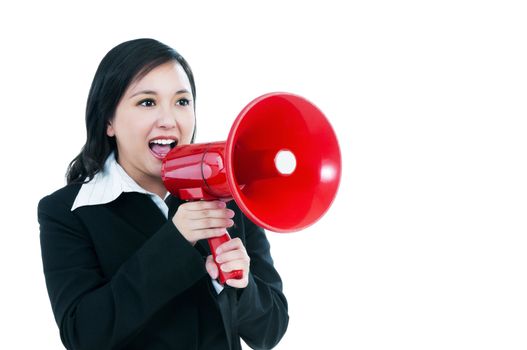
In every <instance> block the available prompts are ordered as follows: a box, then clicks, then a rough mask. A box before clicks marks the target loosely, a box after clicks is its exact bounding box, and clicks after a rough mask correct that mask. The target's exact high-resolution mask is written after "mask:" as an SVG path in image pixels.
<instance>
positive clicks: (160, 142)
mask: <svg viewBox="0 0 527 350" xmlns="http://www.w3.org/2000/svg"><path fill="white" fill-rule="evenodd" d="M175 142H176V141H175V140H170V139H158V140H152V141H150V143H157V144H158V145H170V144H172V143H175Z"/></svg>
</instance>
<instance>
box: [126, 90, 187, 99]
mask: <svg viewBox="0 0 527 350" xmlns="http://www.w3.org/2000/svg"><path fill="white" fill-rule="evenodd" d="M142 94H145V95H157V92H155V91H154V90H141V91H138V92H136V93H134V94H133V95H132V96H130V98H132V97H134V96H137V95H142ZM179 94H190V91H188V90H187V89H181V90H178V91H176V93H175V94H174V95H179Z"/></svg>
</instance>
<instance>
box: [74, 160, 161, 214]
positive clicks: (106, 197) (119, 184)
mask: <svg viewBox="0 0 527 350" xmlns="http://www.w3.org/2000/svg"><path fill="white" fill-rule="evenodd" d="M123 192H138V193H144V194H147V195H148V196H149V197H150V198H151V199H152V200H153V201H154V203H155V204H156V205H157V207H158V208H159V210H161V212H162V213H163V215H165V218H167V219H168V206H167V204H166V203H165V201H164V200H163V199H161V197H159V196H158V195H157V194H155V193H152V192H148V191H147V190H145V189H144V188H142V187H141V186H139V184H138V183H137V182H135V181H134V179H132V178H131V177H130V175H128V174H127V173H126V171H124V169H123V168H122V167H121V166H120V165H119V163H117V161H116V160H115V152H112V153H111V154H110V155H109V156H108V158H107V159H106V161H105V162H104V167H103V169H102V170H101V171H99V172H98V173H97V174H95V176H94V177H93V179H91V180H90V182H87V183H85V184H82V186H81V189H80V190H79V193H78V194H77V197H76V198H75V201H74V202H73V206H72V207H71V210H72V211H73V210H75V209H77V208H79V207H83V206H87V205H99V204H106V203H110V202H112V201H114V200H116V199H117V197H119V196H120V195H121V193H123ZM167 196H168V193H167Z"/></svg>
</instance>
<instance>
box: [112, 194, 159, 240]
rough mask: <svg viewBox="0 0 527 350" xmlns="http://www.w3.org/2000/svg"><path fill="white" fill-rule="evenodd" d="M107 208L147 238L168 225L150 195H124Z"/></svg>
mask: <svg viewBox="0 0 527 350" xmlns="http://www.w3.org/2000/svg"><path fill="white" fill-rule="evenodd" d="M106 206H107V207H108V209H110V210H111V211H112V212H113V213H114V214H115V215H117V216H119V217H121V218H122V219H123V221H124V222H126V223H128V224H130V225H131V226H133V227H134V228H135V229H136V230H138V231H139V232H141V233H142V234H143V235H144V236H145V237H147V238H150V237H151V236H152V234H153V233H154V232H156V231H157V230H159V229H160V228H161V226H162V225H163V224H165V223H166V219H165V216H164V215H163V213H162V212H161V210H160V209H159V208H158V207H157V205H156V204H155V203H154V202H153V201H152V199H150V198H149V197H148V195H145V194H142V193H137V192H127V193H122V194H121V195H120V196H119V198H117V199H116V200H115V201H113V202H110V203H108V204H106Z"/></svg>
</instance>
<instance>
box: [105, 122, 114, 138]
mask: <svg viewBox="0 0 527 350" xmlns="http://www.w3.org/2000/svg"><path fill="white" fill-rule="evenodd" d="M106 135H108V136H109V137H114V136H115V130H114V129H113V126H112V122H108V125H107V126H106Z"/></svg>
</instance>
